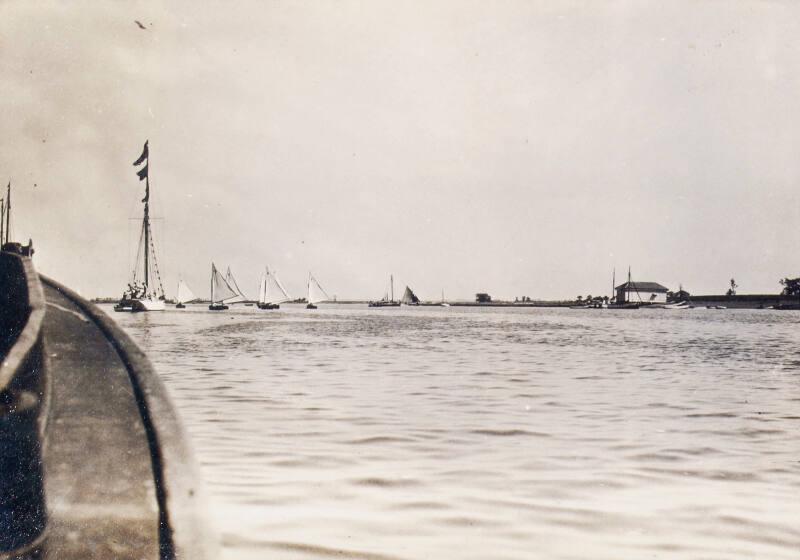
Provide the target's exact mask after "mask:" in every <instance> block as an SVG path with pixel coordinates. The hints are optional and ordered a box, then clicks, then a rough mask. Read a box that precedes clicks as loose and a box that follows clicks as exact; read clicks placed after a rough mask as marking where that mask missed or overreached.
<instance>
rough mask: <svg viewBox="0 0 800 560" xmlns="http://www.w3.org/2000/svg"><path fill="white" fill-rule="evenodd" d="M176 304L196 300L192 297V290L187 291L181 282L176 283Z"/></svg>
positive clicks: (187, 287)
mask: <svg viewBox="0 0 800 560" xmlns="http://www.w3.org/2000/svg"><path fill="white" fill-rule="evenodd" d="M176 299H177V300H178V303H186V302H188V301H192V300H193V299H197V297H196V296H195V295H194V293H193V292H192V290H190V289H189V286H188V285H187V284H186V282H184V281H183V280H181V281H180V282H178V295H177V296H176Z"/></svg>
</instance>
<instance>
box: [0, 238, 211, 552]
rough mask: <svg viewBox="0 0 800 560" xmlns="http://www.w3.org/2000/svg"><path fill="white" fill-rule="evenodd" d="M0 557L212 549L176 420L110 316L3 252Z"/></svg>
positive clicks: (140, 358)
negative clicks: (3, 336) (6, 335)
mask: <svg viewBox="0 0 800 560" xmlns="http://www.w3.org/2000/svg"><path fill="white" fill-rule="evenodd" d="M0 294H1V295H0V298H2V304H3V305H2V308H0V321H2V326H4V327H7V328H6V329H3V332H8V333H14V336H9V337H6V338H4V339H3V342H4V343H5V344H4V346H3V348H2V350H3V352H4V359H3V361H2V366H0V396H2V401H0V560H10V559H11V558H22V559H27V558H30V559H33V558H45V559H50V558H52V559H58V560H73V559H74V560H78V559H85V558H109V559H111V558H114V559H118V560H128V559H130V560H134V559H136V560H139V559H145V558H146V559H159V560H165V559H172V558H186V559H194V558H198V559H212V558H216V552H217V551H216V540H215V538H213V536H212V535H213V533H212V532H210V531H209V529H208V524H207V521H206V519H205V508H204V506H203V503H202V501H201V498H200V496H201V492H200V488H199V477H198V476H197V472H196V469H195V466H194V462H193V460H192V455H191V452H190V450H189V447H188V444H187V440H186V437H185V434H184V432H183V429H182V427H181V425H180V423H179V421H178V419H177V416H176V414H175V412H174V409H173V407H172V405H171V403H170V400H169V398H168V396H167V394H166V390H165V388H164V386H163V385H162V383H161V381H160V380H159V378H158V377H157V375H156V374H155V372H154V371H153V369H152V366H151V365H150V363H149V361H148V360H147V358H146V357H145V355H144V354H143V353H142V351H141V350H140V349H139V348H138V347H137V346H136V345H135V344H134V343H133V342H132V341H131V340H130V338H129V337H128V336H127V335H126V334H125V333H124V332H122V331H121V330H120V329H119V328H118V327H117V326H116V325H115V324H114V323H113V321H111V320H110V319H109V318H108V317H107V316H105V315H104V314H103V313H102V312H101V311H99V310H98V309H97V308H96V307H94V306H93V305H92V304H90V303H88V302H87V301H85V300H84V299H82V298H81V297H80V296H78V295H77V294H75V293H74V292H72V291H71V290H69V289H67V288H66V287H64V286H62V285H60V284H58V283H57V282H54V281H52V280H49V279H46V278H42V279H41V281H40V279H39V277H38V276H37V275H36V272H35V270H34V268H33V265H32V263H31V260H30V258H29V257H28V256H25V255H22V254H12V253H9V252H3V253H2V254H0Z"/></svg>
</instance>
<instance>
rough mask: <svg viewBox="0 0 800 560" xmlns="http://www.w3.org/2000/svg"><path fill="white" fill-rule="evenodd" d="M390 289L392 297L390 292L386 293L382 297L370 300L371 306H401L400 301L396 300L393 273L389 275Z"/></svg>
mask: <svg viewBox="0 0 800 560" xmlns="http://www.w3.org/2000/svg"><path fill="white" fill-rule="evenodd" d="M389 289H390V290H391V298H390V297H389V294H384V296H383V298H382V299H379V300H378V301H371V302H369V304H368V305H369V307H400V302H399V301H395V300H394V276H392V275H389ZM406 289H407V288H406Z"/></svg>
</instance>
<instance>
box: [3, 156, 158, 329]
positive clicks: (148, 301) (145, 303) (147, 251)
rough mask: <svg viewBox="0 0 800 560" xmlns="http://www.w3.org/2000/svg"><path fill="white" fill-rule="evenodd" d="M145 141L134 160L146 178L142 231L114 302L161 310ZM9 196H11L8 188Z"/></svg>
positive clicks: (132, 309)
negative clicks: (125, 281) (130, 268)
mask: <svg viewBox="0 0 800 560" xmlns="http://www.w3.org/2000/svg"><path fill="white" fill-rule="evenodd" d="M147 144H148V143H147V142H145V143H144V150H143V151H142V155H141V156H139V159H137V160H136V161H135V162H133V165H134V166H137V165H141V164H142V163H144V167H142V168H141V169H139V171H137V172H136V174H137V175H138V176H139V180H140V181H144V182H145V195H144V198H143V199H142V202H143V203H144V217H143V219H142V232H141V234H140V236H139V249H138V251H137V253H136V263H135V264H134V267H133V279H132V280H131V282H130V283H129V284H128V288H127V289H126V290H125V291H124V292H122V297H121V298H120V300H119V301H118V302H117V304H116V305H115V306H114V311H128V312H132V313H135V312H138V311H164V309H166V305H165V303H164V300H165V299H166V298H165V297H164V286H163V285H162V284H161V276H160V274H159V273H158V264H157V262H156V251H155V246H154V245H153V240H152V237H153V234H152V232H151V230H150V174H149V172H148V168H149V161H150V153H149V148H148V147H147ZM8 196H9V199H10V197H11V193H10V192H9V194H8ZM140 256H141V258H142V268H141V270H142V275H141V276H138V274H137V273H138V271H139V257H140ZM156 280H157V285H156Z"/></svg>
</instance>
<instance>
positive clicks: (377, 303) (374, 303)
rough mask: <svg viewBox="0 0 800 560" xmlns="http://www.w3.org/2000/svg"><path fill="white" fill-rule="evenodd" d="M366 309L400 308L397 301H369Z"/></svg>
mask: <svg viewBox="0 0 800 560" xmlns="http://www.w3.org/2000/svg"><path fill="white" fill-rule="evenodd" d="M368 307H400V302H399V301H371V302H369V304H368Z"/></svg>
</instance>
